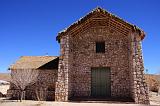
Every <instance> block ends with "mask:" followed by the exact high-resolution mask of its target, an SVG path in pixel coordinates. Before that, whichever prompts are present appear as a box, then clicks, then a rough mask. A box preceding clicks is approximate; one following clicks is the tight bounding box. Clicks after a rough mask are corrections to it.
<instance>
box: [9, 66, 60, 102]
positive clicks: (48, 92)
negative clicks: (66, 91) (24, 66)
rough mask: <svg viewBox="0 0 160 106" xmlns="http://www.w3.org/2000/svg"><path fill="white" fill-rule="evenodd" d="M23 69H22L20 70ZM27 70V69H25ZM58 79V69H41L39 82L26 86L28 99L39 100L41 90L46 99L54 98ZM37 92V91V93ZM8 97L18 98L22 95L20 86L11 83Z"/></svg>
mask: <svg viewBox="0 0 160 106" xmlns="http://www.w3.org/2000/svg"><path fill="white" fill-rule="evenodd" d="M19 71H22V70H19ZM23 71H25V70H23ZM56 81H57V70H56V69H54V70H39V75H38V78H37V82H36V83H35V84H33V85H29V86H27V87H26V99H34V100H37V96H36V95H37V94H38V95H39V92H40V91H41V92H42V93H43V96H44V99H45V100H54V98H55V82H56ZM36 92H37V93H36ZM7 95H8V97H11V98H13V99H17V98H18V96H19V95H20V91H19V88H17V87H16V86H15V85H14V84H11V85H10V89H9V90H8V91H7Z"/></svg>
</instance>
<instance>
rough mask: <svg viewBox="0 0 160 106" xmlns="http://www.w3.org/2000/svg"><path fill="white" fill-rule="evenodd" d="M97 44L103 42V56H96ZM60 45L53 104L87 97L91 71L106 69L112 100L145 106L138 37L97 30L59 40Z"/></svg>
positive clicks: (144, 88)
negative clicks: (143, 105) (100, 68)
mask: <svg viewBox="0 0 160 106" xmlns="http://www.w3.org/2000/svg"><path fill="white" fill-rule="evenodd" d="M132 37H133V38H134V39H136V41H135V40H133V38H132ZM137 37H138V38H139V40H138V41H137ZM97 41H105V53H96V42H97ZM60 44H61V56H60V57H61V58H60V65H59V71H58V72H59V73H58V74H59V75H58V79H59V80H58V82H57V86H56V87H57V88H56V89H57V90H56V92H57V93H56V98H57V99H56V100H57V101H68V99H70V98H74V97H90V96H91V68H92V67H110V69H111V97H112V98H131V99H133V100H134V101H135V103H142V104H149V98H148V91H147V90H148V88H147V85H146V83H145V80H144V73H143V71H144V66H143V58H142V51H141V39H140V37H139V34H136V35H135V34H134V33H133V32H131V35H127V36H126V35H124V34H122V33H119V32H118V31H116V30H112V29H110V28H108V27H100V26H97V27H90V28H89V29H87V30H83V31H81V32H80V33H76V35H72V34H69V35H67V36H63V37H62V38H61V43H60ZM62 75H64V76H62ZM58 85H61V86H58Z"/></svg>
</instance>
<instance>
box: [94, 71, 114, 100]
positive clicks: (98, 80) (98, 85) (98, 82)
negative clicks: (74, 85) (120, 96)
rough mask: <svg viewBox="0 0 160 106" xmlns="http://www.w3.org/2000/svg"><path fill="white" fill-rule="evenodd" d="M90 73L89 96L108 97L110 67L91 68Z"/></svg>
mask: <svg viewBox="0 0 160 106" xmlns="http://www.w3.org/2000/svg"><path fill="white" fill-rule="evenodd" d="M91 73H92V74H91V96H92V97H95V98H104V97H110V95H111V75H110V68H92V71H91Z"/></svg>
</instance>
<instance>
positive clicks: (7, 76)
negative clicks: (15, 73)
mask: <svg viewBox="0 0 160 106" xmlns="http://www.w3.org/2000/svg"><path fill="white" fill-rule="evenodd" d="M10 79H11V76H10V73H0V80H3V81H10Z"/></svg>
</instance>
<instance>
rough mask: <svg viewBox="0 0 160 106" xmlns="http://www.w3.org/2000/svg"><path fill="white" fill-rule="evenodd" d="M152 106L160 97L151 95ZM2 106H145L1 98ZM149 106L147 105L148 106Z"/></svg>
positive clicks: (159, 103) (158, 102) (159, 105)
mask: <svg viewBox="0 0 160 106" xmlns="http://www.w3.org/2000/svg"><path fill="white" fill-rule="evenodd" d="M150 105H152V106H155V105H157V106H160V96H156V93H154V92H151V93H150ZM0 106H145V105H139V104H128V103H124V102H123V103H120V102H111V101H109V102H105V101H104V102H97V101H96V102H95V101H85V102H54V101H32V100H23V101H22V102H19V101H17V100H5V98H0ZM146 106H147V105H146Z"/></svg>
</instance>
